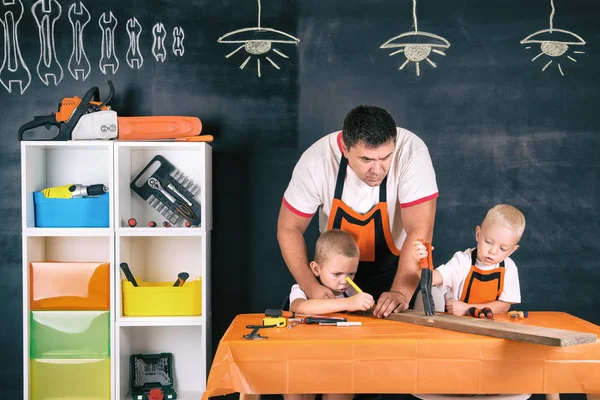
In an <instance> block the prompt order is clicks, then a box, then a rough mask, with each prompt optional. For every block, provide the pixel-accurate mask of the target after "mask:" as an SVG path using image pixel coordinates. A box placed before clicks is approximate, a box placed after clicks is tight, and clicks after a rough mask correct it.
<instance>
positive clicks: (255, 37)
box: [217, 0, 300, 78]
mask: <svg viewBox="0 0 600 400" xmlns="http://www.w3.org/2000/svg"><path fill="white" fill-rule="evenodd" d="M260 14H261V5H260V0H258V24H257V25H256V26H253V27H250V28H243V29H238V30H235V31H233V32H229V33H226V34H225V35H223V36H221V37H220V38H219V39H218V40H217V42H218V43H239V44H241V46H239V47H238V48H237V49H235V50H234V51H232V52H231V53H229V54H227V55H226V56H225V58H229V57H231V56H232V55H234V54H235V53H237V52H238V51H240V50H241V49H244V50H245V51H246V53H248V54H249V56H248V57H247V58H246V59H245V60H244V62H243V63H242V64H241V65H240V69H244V67H245V66H246V64H248V62H249V61H250V59H251V58H252V56H256V70H257V73H258V77H259V78H260V77H261V71H260V58H259V56H263V55H265V54H266V53H268V52H269V51H271V50H273V52H274V53H275V54H277V55H278V56H280V57H282V58H289V57H288V56H287V55H286V54H284V53H283V52H282V51H281V50H279V49H277V48H275V47H273V43H279V44H298V43H299V42H300V39H298V38H296V37H294V36H292V35H290V34H288V33H285V32H282V31H278V30H276V29H272V28H264V27H262V26H261V25H260ZM264 57H265V60H267V61H268V62H269V63H270V64H271V65H272V66H273V67H274V68H276V69H278V70H279V69H280V68H279V65H277V64H276V63H275V62H274V61H273V60H272V59H271V58H270V57H269V56H264Z"/></svg>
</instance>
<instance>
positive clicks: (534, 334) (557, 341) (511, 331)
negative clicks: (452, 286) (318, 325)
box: [386, 310, 596, 347]
mask: <svg viewBox="0 0 600 400" xmlns="http://www.w3.org/2000/svg"><path fill="white" fill-rule="evenodd" d="M386 319H391V320H394V321H400V322H409V323H411V324H417V325H423V326H430V327H433V328H441V329H449V330H452V331H458V332H464V333H473V334H475V335H485V336H493V337H497V338H502V339H509V340H516V341H519V342H527V343H535V344H543V345H546V346H557V347H565V346H574V345H578V344H586V343H595V342H596V335H595V334H593V333H585V332H576V331H568V330H564V329H554V328H544V327H541V326H533V325H523V324H512V323H510V322H499V321H494V320H486V319H478V318H467V317H458V316H456V315H450V314H441V313H437V314H436V315H433V316H426V315H423V312H422V311H415V310H406V311H404V312H401V313H397V314H391V315H390V316H389V317H387V318H386Z"/></svg>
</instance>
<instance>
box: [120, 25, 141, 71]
mask: <svg viewBox="0 0 600 400" xmlns="http://www.w3.org/2000/svg"><path fill="white" fill-rule="evenodd" d="M126 28H127V35H129V48H128V49H127V55H126V56H125V59H126V60H127V64H129V67H130V68H131V69H140V68H142V65H144V57H143V56H142V53H141V52H140V35H141V34H142V26H141V25H140V23H139V22H138V20H137V18H135V17H133V18H130V19H128V20H127V26H126Z"/></svg>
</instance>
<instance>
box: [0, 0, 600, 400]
mask: <svg viewBox="0 0 600 400" xmlns="http://www.w3.org/2000/svg"><path fill="white" fill-rule="evenodd" d="M7 3H11V4H7ZM12 3H14V4H12ZM38 3H39V4H38ZM78 3H79V2H78ZM83 3H84V5H85V7H86V8H87V10H88V11H89V14H90V22H89V23H88V24H87V25H86V26H85V28H84V31H83V41H82V43H83V47H82V48H83V49H84V50H85V55H86V57H87V59H88V60H89V63H90V69H89V74H88V75H87V76H86V79H85V80H82V77H83V76H82V74H83V73H80V75H78V78H79V79H75V78H74V76H73V75H72V74H71V70H74V68H73V65H75V64H69V59H70V56H71V52H72V50H73V30H72V26H71V23H70V22H69V15H72V14H70V13H69V7H70V6H71V4H73V2H67V1H63V0H59V1H50V0H44V3H43V4H42V0H40V1H39V2H37V3H35V4H34V2H33V1H31V0H23V1H22V3H21V0H16V1H15V0H13V1H7V0H4V1H3V2H1V3H0V18H1V20H2V25H3V26H4V27H5V30H4V32H5V34H4V37H3V39H0V40H3V43H4V44H6V41H7V37H8V38H9V39H8V40H9V42H10V43H12V42H11V41H12V40H13V39H15V40H16V42H18V44H19V49H20V54H21V55H22V60H23V63H24V64H25V65H26V66H27V68H28V71H29V73H30V75H31V80H30V83H29V85H28V86H27V87H26V90H24V92H23V93H22V94H21V90H20V89H21V86H19V85H18V83H15V82H13V83H12V84H11V85H7V84H6V82H9V81H10V80H20V81H22V82H25V81H27V73H25V72H26V71H24V69H23V67H22V66H21V65H20V60H19V58H18V57H15V54H16V53H10V54H9V55H8V56H7V54H6V53H5V54H4V58H3V60H4V64H2V70H0V81H1V82H2V83H3V86H0V105H1V110H2V112H1V113H0V127H1V131H0V178H1V179H0V189H1V192H0V193H2V196H0V209H1V211H2V213H1V217H0V218H1V221H2V225H1V226H2V230H1V232H0V260H2V264H1V266H0V269H1V272H2V277H1V279H0V304H2V307H3V314H4V315H3V322H2V329H1V330H0V349H2V351H3V353H4V354H3V358H4V359H3V362H2V363H1V366H0V393H2V394H6V395H10V396H9V397H7V398H18V397H21V396H22V395H21V393H22V390H21V385H22V367H23V365H22V320H21V315H22V289H21V270H22V266H21V236H20V229H21V223H20V218H21V210H20V202H21V200H20V148H19V142H18V140H17V130H18V128H19V126H20V125H22V124H23V123H25V122H27V121H29V120H31V119H32V118H33V117H34V116H36V115H43V114H49V113H51V112H53V111H56V106H57V104H58V102H59V101H60V100H61V99H62V98H63V97H66V96H74V95H78V96H82V95H83V94H84V93H85V92H86V91H87V89H88V88H90V87H92V86H98V87H99V88H100V93H101V95H105V94H107V92H108V87H107V84H106V82H107V80H108V79H111V80H112V81H113V82H114V84H115V88H116V98H115V100H114V102H113V107H114V109H115V110H117V112H118V113H119V114H120V115H122V116H128V115H132V116H133V115H197V116H198V117H200V119H201V120H202V122H203V124H204V132H205V133H209V134H213V135H214V136H215V138H216V139H215V141H214V142H213V143H212V146H213V158H214V160H213V182H214V187H213V193H214V211H213V217H214V230H213V242H212V266H211V267H212V287H213V299H212V301H213V347H214V348H216V344H217V342H218V340H219V339H220V337H221V335H222V333H223V332H224V331H225V329H226V328H227V326H228V324H229V322H230V321H231V319H232V318H233V317H234V316H235V315H236V314H239V313H246V312H261V311H263V310H264V309H265V308H273V307H278V306H279V305H280V303H281V301H282V300H283V298H284V297H285V295H286V294H287V292H288V290H289V287H290V285H291V284H292V283H293V280H292V277H291V275H290V274H289V272H288V270H287V268H286V266H285V264H284V263H283V260H282V257H281V254H280V251H279V247H278V245H277V240H276V222H277V215H278V211H279V206H280V202H281V197H282V195H283V192H284V190H285V188H286V186H287V183H288V180H289V178H290V175H291V172H292V169H293V167H294V164H295V162H296V161H297V159H298V158H299V156H300V154H301V153H302V151H304V150H305V149H306V148H307V147H308V146H310V145H311V144H312V143H313V142H314V141H315V140H316V139H318V138H319V137H321V136H322V135H324V134H326V133H329V132H332V131H334V130H337V129H340V128H341V122H342V119H343V117H344V115H345V114H346V113H347V112H348V111H349V110H350V109H351V108H352V107H354V106H356V105H358V104H374V105H379V106H381V107H384V108H386V109H387V110H388V111H389V112H390V113H391V114H392V115H393V117H394V118H395V120H396V122H397V124H398V125H399V126H402V127H404V128H407V129H409V130H411V131H413V132H415V133H416V134H417V135H419V136H420V137H421V138H423V140H424V141H425V142H426V144H427V145H428V146H429V149H430V152H431V156H432V159H433V164H434V167H435V169H436V173H437V181H438V185H439V189H440V197H439V199H438V210H437V216H436V223H435V235H434V242H435V248H436V251H435V255H434V263H435V264H436V265H437V264H441V263H443V262H445V261H447V260H448V259H449V258H450V257H451V256H452V254H453V253H454V252H455V251H458V250H463V249H465V248H467V247H469V246H473V245H474V230H475V226H476V225H477V224H478V223H479V222H480V221H481V219H482V218H483V216H484V215H485V212H486V211H487V209H489V208H490V207H491V206H493V205H494V204H496V203H500V202H506V203H510V204H513V205H515V206H517V207H519V208H520V209H521V210H522V211H523V212H524V214H525V216H526V218H527V228H526V230H525V234H524V236H523V239H522V242H521V249H519V250H518V251H517V252H516V253H515V254H514V256H513V258H514V259H515V261H516V263H517V265H518V266H519V272H520V280H521V290H522V304H521V305H520V306H519V307H518V308H519V309H528V310H553V311H564V312H568V313H571V314H574V315H576V316H578V317H581V318H584V319H587V320H589V321H591V322H594V323H596V324H598V323H600V315H599V314H598V306H599V305H600V302H599V300H600V296H599V295H598V284H600V262H599V261H598V260H599V259H600V257H599V254H600V241H599V240H598V237H599V236H600V211H599V209H600V201H599V200H598V198H599V195H600V193H599V185H600V161H599V160H600V157H599V156H598V152H599V151H600V132H598V129H599V128H598V127H599V126H600V113H599V112H598V106H599V105H600V100H598V99H599V97H598V93H599V92H600V80H599V79H598V71H599V69H598V68H599V67H598V66H599V65H600V57H598V55H599V54H598V43H600V29H599V28H598V16H599V15H600V3H598V2H597V1H594V0H568V1H567V0H554V4H553V5H554V7H555V12H554V13H553V14H552V15H553V16H552V17H551V13H552V3H551V0H527V1H525V0H520V1H517V0H487V1H485V2H482V1H477V0H455V1H439V0H438V1H435V0H418V2H417V4H416V5H417V7H416V13H414V14H413V1H411V0H370V1H354V0H344V1H341V0H327V1H320V0H302V1H293V0H285V1H283V0H262V4H261V14H260V17H261V19H260V24H261V26H262V27H269V28H273V29H277V30H280V31H282V32H285V33H287V34H288V35H290V36H293V37H295V38H297V39H299V42H298V43H297V44H287V43H279V44H277V43H275V44H273V49H271V51H270V52H269V53H267V54H262V55H258V56H257V55H252V54H250V53H248V52H246V51H245V50H244V49H240V50H239V51H237V52H235V53H234V54H232V55H230V56H229V57H226V56H227V55H229V54H230V53H232V52H233V51H234V50H236V48H237V47H238V46H239V45H237V44H227V43H218V42H217V39H218V38H220V37H221V36H223V35H225V34H226V33H227V32H231V31H234V30H237V29H240V28H244V27H253V26H258V23H259V20H258V3H257V1H256V0H247V1H246V0H244V1H242V0H236V1H233V0H229V1H209V0H194V1H183V2H182V1H116V0H106V1H103V2H92V1H88V0H83ZM20 4H23V14H22V17H21V18H20V20H19V19H18V15H19V12H20ZM48 4H50V8H48V6H47V5H48ZM57 4H59V5H60V6H61V7H62V8H61V12H60V16H58V19H56V23H55V25H54V34H53V36H48V35H44V36H43V37H42V38H41V39H42V43H46V41H47V42H48V43H51V42H53V43H54V45H55V46H54V49H53V50H52V51H51V53H52V54H55V55H56V61H57V62H58V63H60V64H61V67H62V71H63V76H62V79H61V80H60V82H59V83H58V85H54V81H53V80H52V79H50V80H47V79H42V78H41V77H40V74H38V69H37V64H38V60H39V58H40V34H39V30H38V25H37V23H36V19H35V18H34V14H35V13H37V14H36V15H38V16H43V15H48V16H49V18H50V20H52V19H53V18H55V17H56V16H57V15H58V13H57V11H56V10H57V8H56V5H57ZM42 6H46V8H42ZM32 8H33V10H35V11H32ZM44 10H46V11H44ZM48 10H50V11H48ZM110 12H112V14H113V16H114V19H115V20H116V21H118V23H117V25H116V27H115V29H114V55H115V56H116V57H117V59H118V60H119V68H118V70H117V71H116V72H115V73H114V74H112V72H113V71H112V69H111V68H110V67H107V66H106V65H107V61H106V57H107V54H104V58H105V60H104V61H102V58H103V57H102V56H103V53H102V33H103V29H102V28H101V27H100V25H99V23H98V22H99V19H100V18H101V16H102V14H103V13H107V14H106V19H105V20H106V21H110V14H109V13H110ZM9 14H10V15H11V16H8V15H9ZM72 16H73V15H72ZM13 17H14V18H13ZM77 17H78V18H82V17H81V15H78V16H77ZM133 17H135V18H136V19H137V21H138V23H139V26H141V27H142V32H141V34H140V36H139V49H140V51H141V54H142V56H143V59H144V62H143V65H142V66H141V68H139V69H137V68H132V67H131V66H130V62H131V65H133V66H134V67H135V66H137V65H139V61H138V64H135V62H136V61H133V60H134V58H135V57H131V56H129V57H127V51H128V48H129V46H130V39H129V37H128V33H127V20H128V19H130V18H133ZM13 20H15V21H17V20H18V25H17V27H18V29H17V34H14V33H13V31H12V30H11V29H10V28H6V27H7V26H12V21H13ZM415 21H416V22H417V23H418V27H417V26H415V23H414V22H415ZM157 23H162V24H163V25H162V27H164V31H162V30H161V29H159V30H158V31H157V32H159V36H160V32H163V33H164V34H165V39H164V50H165V52H164V53H161V49H160V48H159V47H157V46H156V45H155V44H154V36H153V34H152V30H153V26H155V24H157ZM176 27H179V29H180V31H183V32H184V33H185V37H184V39H183V42H177V43H176V44H177V46H178V47H177V51H174V50H173V42H174V41H173V30H174V29H175V28H176ZM549 28H553V29H562V30H565V31H568V32H571V33H572V34H568V33H564V35H566V36H568V37H570V38H571V39H570V40H571V42H570V43H572V44H569V45H567V46H566V47H567V49H565V48H564V47H565V45H564V44H563V45H561V44H559V45H551V44H546V53H543V52H542V51H541V50H540V43H533V44H528V43H525V44H521V43H520V42H521V41H522V40H523V39H525V38H526V37H527V36H529V35H531V34H533V33H535V32H537V31H540V30H544V29H546V30H548V29H549ZM415 30H418V31H419V32H430V33H433V34H435V35H437V36H439V37H441V38H443V39H445V40H447V43H448V44H449V47H448V46H445V47H444V46H442V47H434V48H433V49H435V50H437V52H436V51H434V52H431V53H430V54H429V55H428V57H427V58H428V59H429V61H431V63H430V62H429V61H428V60H427V59H422V60H421V61H420V62H419V73H418V74H417V69H416V63H415V62H414V60H415V57H418V56H419V54H413V53H410V54H409V51H408V50H407V51H406V52H399V53H397V54H394V55H391V56H390V53H393V52H396V51H397V50H399V49H400V48H387V49H386V48H384V49H382V48H380V47H381V45H382V44H384V43H385V42H386V41H388V39H391V38H393V37H395V36H398V35H400V34H401V33H403V32H410V31H415ZM573 34H574V35H573ZM553 35H554V36H552V37H553V38H556V37H557V36H558V35H557V32H554V34H553ZM0 37H1V36H0ZM179 37H180V38H181V35H179ZM561 38H562V37H561ZM574 38H581V39H583V40H584V41H585V44H582V43H576V42H577V41H578V40H579V39H574ZM430 39H431V38H430ZM436 40H437V43H446V42H443V41H442V40H439V39H436ZM544 40H547V39H544ZM561 40H563V41H564V40H566V39H561ZM181 44H183V51H182V49H181V46H180V45H181ZM4 48H5V49H6V48H7V46H5V47H4ZM8 48H9V49H13V48H14V47H12V46H8ZM153 48H154V53H153V51H152V49H153ZM157 49H158V50H157ZM274 49H277V50H278V51H279V53H277V52H275V51H274ZM104 51H105V52H106V51H107V48H106V47H105V50H104ZM561 51H564V53H561V54H560V55H557V54H556V53H552V52H558V53H560V52H561ZM540 53H541V55H540V56H538V54H540ZM548 53H550V54H554V55H549V54H548ZM155 54H156V55H155ZM161 54H162V55H161ZM164 56H166V58H161V57H164ZM248 56H251V59H250V60H249V62H248V63H247V64H244V62H245V60H246V58H247V57H248ZM266 56H268V57H269V59H270V60H271V61H272V62H273V64H272V63H271V62H269V60H267V59H266ZM536 56H538V57H537V58H536ZM286 57H287V58H286ZM407 57H409V58H412V61H408V62H407V63H406V65H405V66H404V67H403V68H402V69H400V68H401V66H402V65H403V64H404V63H405V62H406V61H407ZM569 57H570V58H569ZM9 58H10V60H11V63H8V62H7V60H8V59H9ZM256 59H260V60H261V64H260V76H259V74H258V63H257V62H256ZM16 61H19V62H18V63H17V64H19V65H20V68H17V69H15V62H16ZM128 61H129V62H128ZM550 61H552V63H550V64H549V65H548V62H550ZM110 62H113V59H109V60H108V63H109V64H110ZM113 64H114V62H113ZM101 65H104V66H105V67H104V68H101V67H100V66H101ZM242 65H243V68H240V67H241V66H242ZM433 65H435V66H436V67H434V66H433ZM559 65H560V68H559ZM70 66H71V68H69V67H70ZM9 67H10V68H9ZM51 67H54V68H55V69H54V70H51V71H54V73H55V75H56V74H57V72H56V71H57V70H56V65H55V63H53V64H51ZM11 68H12V69H11ZM103 69H104V72H106V74H105V73H103ZM41 71H42V72H43V71H44V70H43V69H42V70H41ZM42 76H43V77H45V76H44V75H42ZM76 76H77V75H76ZM43 80H45V81H46V82H47V83H48V85H46V84H45V83H44V82H43ZM6 86H8V87H6ZM8 89H11V91H9V90H8ZM316 236H317V227H316V224H315V221H313V222H312V223H311V225H310V227H309V231H308V233H307V239H308V247H309V249H311V248H312V247H313V246H314V240H315V238H316Z"/></svg>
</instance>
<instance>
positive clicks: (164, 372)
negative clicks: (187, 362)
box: [129, 353, 177, 400]
mask: <svg viewBox="0 0 600 400" xmlns="http://www.w3.org/2000/svg"><path fill="white" fill-rule="evenodd" d="M129 363H130V369H129V371H130V386H131V395H132V397H133V399H134V400H172V399H176V398H177V392H175V390H174V389H173V354H171V353H160V354H132V355H131V357H129Z"/></svg>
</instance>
